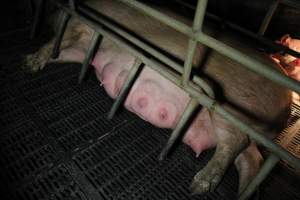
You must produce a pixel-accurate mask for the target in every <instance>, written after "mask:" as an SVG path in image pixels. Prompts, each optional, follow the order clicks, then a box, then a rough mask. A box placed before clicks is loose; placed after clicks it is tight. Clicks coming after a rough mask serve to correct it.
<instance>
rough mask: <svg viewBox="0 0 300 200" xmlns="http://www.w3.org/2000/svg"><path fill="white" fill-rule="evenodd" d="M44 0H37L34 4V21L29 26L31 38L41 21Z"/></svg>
mask: <svg viewBox="0 0 300 200" xmlns="http://www.w3.org/2000/svg"><path fill="white" fill-rule="evenodd" d="M44 4H45V0H39V1H38V3H37V6H36V10H35V15H34V21H33V25H32V28H31V33H30V38H31V39H33V38H34V37H35V36H36V34H37V28H38V26H39V24H40V21H41V15H42V12H43V8H44Z"/></svg>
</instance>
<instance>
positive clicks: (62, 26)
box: [51, 10, 71, 58]
mask: <svg viewBox="0 0 300 200" xmlns="http://www.w3.org/2000/svg"><path fill="white" fill-rule="evenodd" d="M70 17H71V15H70V14H69V13H67V12H65V11H63V10H61V16H60V18H58V20H59V26H58V30H57V32H56V36H55V40H54V46H53V51H52V55H51V57H52V58H57V57H58V55H59V47H60V43H61V41H62V39H63V36H64V32H65V30H66V27H67V24H68V21H69V19H70Z"/></svg>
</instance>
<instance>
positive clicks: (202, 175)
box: [190, 161, 225, 195]
mask: <svg viewBox="0 0 300 200" xmlns="http://www.w3.org/2000/svg"><path fill="white" fill-rule="evenodd" d="M224 171H225V169H224V168H223V166H222V165H221V162H220V161H215V162H214V161H213V162H209V163H208V164H207V166H206V167H205V168H203V169H202V170H201V171H200V172H198V173H197V174H196V175H195V176H194V180H193V182H192V184H191V186H190V190H191V192H192V195H195V194H202V193H205V192H211V191H214V189H215V188H216V187H217V186H218V184H219V182H220V181H221V179H222V177H223V174H224Z"/></svg>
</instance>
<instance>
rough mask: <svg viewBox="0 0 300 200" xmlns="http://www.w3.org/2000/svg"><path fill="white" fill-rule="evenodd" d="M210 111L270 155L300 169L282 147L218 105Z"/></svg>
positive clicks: (297, 161) (293, 158)
mask: <svg viewBox="0 0 300 200" xmlns="http://www.w3.org/2000/svg"><path fill="white" fill-rule="evenodd" d="M212 110H214V111H216V112H217V113H219V114H220V115H221V116H223V117H224V118H225V119H227V120H228V121H229V122H231V123H232V124H234V125H235V126H236V127H238V128H239V129H240V130H241V131H242V132H244V133H246V134H247V135H249V137H250V138H251V139H254V140H255V141H256V142H258V143H260V144H262V145H263V146H265V147H266V148H268V149H269V150H270V151H271V152H272V153H275V154H276V155H277V156H278V157H280V158H281V159H283V160H286V161H287V162H289V163H292V165H293V166H295V168H297V169H300V159H299V158H297V157H295V156H294V155H292V154H290V153H289V152H288V151H286V150H285V149H284V148H283V147H281V146H279V145H277V144H275V143H274V142H272V141H270V140H269V139H267V138H266V137H265V136H263V134H262V133H261V134H260V133H259V132H257V131H255V130H254V129H253V128H252V127H250V126H249V125H247V124H246V123H244V122H242V121H240V120H239V119H238V118H237V117H235V116H233V115H232V114H230V113H229V112H227V111H226V110H225V109H224V108H222V107H221V106H220V105H217V104H216V105H215V106H212Z"/></svg>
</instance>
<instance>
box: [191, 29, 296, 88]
mask: <svg viewBox="0 0 300 200" xmlns="http://www.w3.org/2000/svg"><path fill="white" fill-rule="evenodd" d="M197 38H198V39H199V41H200V42H202V43H204V44H205V45H207V46H209V47H210V48H213V49H215V50H216V51H218V52H220V53H221V54H223V55H225V56H227V57H229V58H232V59H233V60H235V61H237V62H239V63H241V64H242V65H244V66H246V67H247V68H248V69H250V70H251V71H254V72H256V73H257V74H260V75H262V76H264V77H266V78H268V79H270V80H272V81H274V82H276V83H279V84H280V85H283V86H286V87H288V88H290V89H292V90H294V91H296V92H297V93H299V94H300V84H299V82H298V81H296V80H294V79H292V78H290V77H288V76H285V75H283V74H281V73H280V72H279V71H278V70H276V69H275V68H273V67H269V66H267V65H264V64H262V63H261V62H258V61H256V60H255V59H253V58H251V57H249V56H248V55H245V54H243V53H241V52H239V51H238V50H236V49H234V48H232V47H230V46H228V45H225V44H224V43H222V42H219V41H218V40H216V39H214V38H212V37H210V36H208V35H205V34H201V35H198V36H197Z"/></svg>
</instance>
